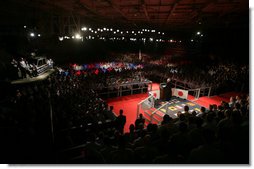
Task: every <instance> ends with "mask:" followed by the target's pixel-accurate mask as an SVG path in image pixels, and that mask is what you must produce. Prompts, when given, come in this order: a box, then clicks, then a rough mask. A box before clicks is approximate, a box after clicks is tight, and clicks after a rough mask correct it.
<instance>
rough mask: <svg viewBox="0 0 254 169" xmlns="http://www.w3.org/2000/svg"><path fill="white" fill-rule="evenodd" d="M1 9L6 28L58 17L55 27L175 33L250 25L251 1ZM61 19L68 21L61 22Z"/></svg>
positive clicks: (55, 0) (15, 4) (21, 4)
mask: <svg viewBox="0 0 254 169" xmlns="http://www.w3.org/2000/svg"><path fill="white" fill-rule="evenodd" d="M0 5H1V7H0V9H1V12H0V13H1V15H2V16H3V17H2V18H3V19H2V23H1V24H2V25H3V24H5V25H6V24H12V25H14V24H15V23H19V24H22V22H28V21H33V22H35V23H37V24H40V25H46V26H48V24H49V23H50V22H49V21H48V20H53V22H56V19H52V17H50V16H54V17H56V16H57V17H58V19H57V20H58V21H57V22H56V23H53V24H55V25H59V24H61V23H65V24H74V25H76V26H79V27H80V26H82V25H93V26H98V25H99V26H101V25H105V26H107V25H108V26H112V25H113V26H115V27H116V26H119V27H132V28H135V27H136V28H144V27H147V28H156V29H160V30H174V31H175V30H183V29H192V28H197V27H204V28H213V27H215V28H217V27H226V26H231V25H232V26H236V27H237V26H242V25H243V24H245V25H248V22H249V18H248V16H249V1H247V0H2V1H1V2H0ZM10 18H11V19H10ZM49 18H51V19H49ZM59 18H65V19H62V21H59ZM66 18H69V20H70V21H68V19H66ZM46 20H47V21H46Z"/></svg>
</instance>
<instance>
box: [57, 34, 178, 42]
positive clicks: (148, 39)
mask: <svg viewBox="0 0 254 169" xmlns="http://www.w3.org/2000/svg"><path fill="white" fill-rule="evenodd" d="M64 39H77V40H81V41H83V40H95V39H96V40H103V41H106V40H110V41H134V42H135V41H143V42H147V41H149V42H170V43H177V42H179V43H181V42H182V41H181V40H180V41H177V40H173V39H170V40H168V39H161V38H136V37H124V36H122V37H103V36H98V35H97V36H91V35H88V36H85V37H82V36H80V35H79V34H76V35H75V36H72V37H69V36H60V37H59V41H63V40H64Z"/></svg>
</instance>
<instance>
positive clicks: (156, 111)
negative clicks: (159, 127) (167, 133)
mask: <svg viewBox="0 0 254 169" xmlns="http://www.w3.org/2000/svg"><path fill="white" fill-rule="evenodd" d="M168 107H169V103H168V102H167V103H165V104H163V105H162V106H160V107H159V108H158V109H156V110H154V111H153V112H152V114H151V115H150V123H152V122H153V121H156V122H157V123H160V122H161V121H160V120H158V119H156V118H154V116H155V115H157V116H159V117H160V118H163V116H161V115H160V114H159V113H158V112H160V113H161V114H163V115H165V114H168V111H169V110H168ZM161 109H165V110H166V112H163V111H161Z"/></svg>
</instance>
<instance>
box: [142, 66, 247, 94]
mask: <svg viewBox="0 0 254 169" xmlns="http://www.w3.org/2000/svg"><path fill="white" fill-rule="evenodd" d="M151 70H152V71H151ZM248 70H249V68H248V65H241V66H239V65H236V64H215V65H199V66H195V65H193V64H187V65H174V66H167V65H164V66H163V65H159V66H158V65H147V66H145V67H144V69H143V75H144V76H145V77H146V78H149V79H150V80H155V81H158V82H162V81H163V80H165V79H167V77H172V79H175V80H178V81H182V82H183V83H185V84H187V85H188V86H189V88H192V89H195V88H200V87H212V88H213V90H214V91H217V93H221V92H225V91H226V90H228V91H232V90H234V91H244V90H245V91H248V87H249V86H248V83H249V80H248V77H249V71H248Z"/></svg>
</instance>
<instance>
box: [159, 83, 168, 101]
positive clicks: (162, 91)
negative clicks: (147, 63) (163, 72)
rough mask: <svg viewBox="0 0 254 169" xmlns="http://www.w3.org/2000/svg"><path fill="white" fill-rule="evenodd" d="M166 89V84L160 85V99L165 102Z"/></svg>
mask: <svg viewBox="0 0 254 169" xmlns="http://www.w3.org/2000/svg"><path fill="white" fill-rule="evenodd" d="M166 87H167V83H160V99H161V100H165V99H166V94H165V93H166Z"/></svg>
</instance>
